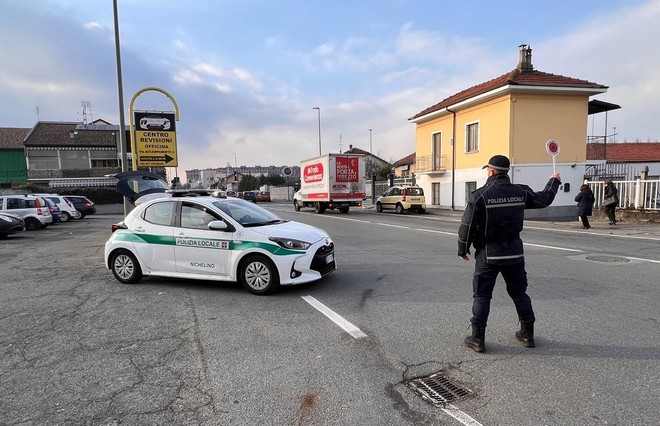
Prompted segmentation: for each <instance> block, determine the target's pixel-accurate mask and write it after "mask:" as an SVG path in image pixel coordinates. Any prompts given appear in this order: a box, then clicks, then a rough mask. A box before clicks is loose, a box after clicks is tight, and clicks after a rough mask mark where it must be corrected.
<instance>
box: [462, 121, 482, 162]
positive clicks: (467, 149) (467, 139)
mask: <svg viewBox="0 0 660 426" xmlns="http://www.w3.org/2000/svg"><path fill="white" fill-rule="evenodd" d="M472 126H477V132H476V133H477V134H476V139H477V140H476V141H475V144H474V145H475V147H474V149H472V150H470V128H471V127H472ZM480 139H481V124H480V122H479V121H472V122H469V123H465V153H466V154H473V153H476V152H479V140H480Z"/></svg>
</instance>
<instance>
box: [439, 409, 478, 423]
mask: <svg viewBox="0 0 660 426" xmlns="http://www.w3.org/2000/svg"><path fill="white" fill-rule="evenodd" d="M442 411H444V412H445V413H447V414H449V415H450V416H452V417H453V418H455V419H456V420H458V421H459V422H461V423H463V424H464V425H466V426H482V424H481V423H479V422H478V421H476V420H475V419H473V418H472V417H470V416H468V415H467V414H466V413H464V412H462V411H461V410H459V409H458V407H455V406H454V405H452V404H447V407H446V408H443V409H442Z"/></svg>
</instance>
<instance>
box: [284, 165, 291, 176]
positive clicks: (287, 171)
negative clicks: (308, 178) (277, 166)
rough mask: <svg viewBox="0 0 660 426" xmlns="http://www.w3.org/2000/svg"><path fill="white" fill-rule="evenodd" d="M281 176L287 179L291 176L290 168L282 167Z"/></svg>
mask: <svg viewBox="0 0 660 426" xmlns="http://www.w3.org/2000/svg"><path fill="white" fill-rule="evenodd" d="M282 174H283V175H284V176H286V177H289V176H291V175H292V174H293V169H292V168H291V167H282Z"/></svg>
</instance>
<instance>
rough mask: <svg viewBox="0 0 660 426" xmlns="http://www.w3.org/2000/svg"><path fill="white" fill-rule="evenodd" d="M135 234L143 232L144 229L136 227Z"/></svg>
mask: <svg viewBox="0 0 660 426" xmlns="http://www.w3.org/2000/svg"><path fill="white" fill-rule="evenodd" d="M135 232H144V228H143V227H141V226H138V227H137V228H135Z"/></svg>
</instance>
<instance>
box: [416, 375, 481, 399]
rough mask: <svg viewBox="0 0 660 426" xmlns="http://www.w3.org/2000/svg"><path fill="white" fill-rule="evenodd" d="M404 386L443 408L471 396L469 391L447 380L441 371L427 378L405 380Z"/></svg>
mask: <svg viewBox="0 0 660 426" xmlns="http://www.w3.org/2000/svg"><path fill="white" fill-rule="evenodd" d="M406 385H407V386H408V387H410V388H411V389H412V390H414V391H415V392H416V393H417V394H418V395H420V396H421V397H422V398H424V399H425V400H426V401H428V402H429V403H431V404H433V405H436V406H443V405H445V404H447V403H449V402H454V401H458V400H460V399H465V398H467V397H469V396H471V395H472V391H471V390H469V389H467V388H465V387H464V386H462V385H459V384H457V383H455V382H452V381H451V380H449V379H448V378H447V377H446V375H445V372H443V371H440V372H437V373H434V374H431V375H430V376H427V377H417V378H414V379H410V380H406Z"/></svg>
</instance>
